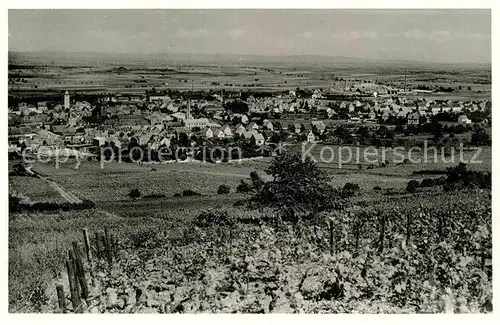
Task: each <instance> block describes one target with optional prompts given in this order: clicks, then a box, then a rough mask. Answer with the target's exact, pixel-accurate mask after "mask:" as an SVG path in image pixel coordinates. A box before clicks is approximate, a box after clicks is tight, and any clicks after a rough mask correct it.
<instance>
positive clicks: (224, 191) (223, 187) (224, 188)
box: [217, 184, 231, 194]
mask: <svg viewBox="0 0 500 325" xmlns="http://www.w3.org/2000/svg"><path fill="white" fill-rule="evenodd" d="M230 191H231V188H230V187H229V186H228V185H226V184H222V185H221V186H219V188H218V189H217V194H229V192H230Z"/></svg>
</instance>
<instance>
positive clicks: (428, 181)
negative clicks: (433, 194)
mask: <svg viewBox="0 0 500 325" xmlns="http://www.w3.org/2000/svg"><path fill="white" fill-rule="evenodd" d="M434 185H435V182H434V179H433V178H424V179H423V180H422V182H421V183H420V187H432V186H434Z"/></svg>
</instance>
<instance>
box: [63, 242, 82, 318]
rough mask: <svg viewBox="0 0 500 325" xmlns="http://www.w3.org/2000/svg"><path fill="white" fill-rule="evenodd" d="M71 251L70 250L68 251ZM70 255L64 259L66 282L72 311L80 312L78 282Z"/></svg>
mask: <svg viewBox="0 0 500 325" xmlns="http://www.w3.org/2000/svg"><path fill="white" fill-rule="evenodd" d="M70 252H71V251H70ZM71 255H72V254H70V257H69V258H68V259H67V260H66V269H67V270H68V282H69V290H70V294H71V304H72V305H73V311H74V312H77V313H78V312H80V310H81V307H80V297H79V295H78V284H77V283H76V281H75V269H74V265H73V260H72V259H71Z"/></svg>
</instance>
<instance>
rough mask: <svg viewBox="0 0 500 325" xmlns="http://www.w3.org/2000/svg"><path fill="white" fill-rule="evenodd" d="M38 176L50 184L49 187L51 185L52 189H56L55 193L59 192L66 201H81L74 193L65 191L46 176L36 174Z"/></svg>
mask: <svg viewBox="0 0 500 325" xmlns="http://www.w3.org/2000/svg"><path fill="white" fill-rule="evenodd" d="M38 178H40V179H43V180H44V181H46V182H47V183H48V184H49V185H50V187H52V188H53V189H54V190H56V191H57V193H59V194H60V195H61V196H62V197H63V198H64V199H65V200H66V201H67V202H69V203H82V200H80V199H79V198H78V197H77V196H76V195H74V194H73V193H71V192H68V191H66V190H65V189H64V188H62V187H61V186H60V185H59V184H57V183H56V182H54V181H51V180H49V179H47V178H46V177H43V176H41V175H38Z"/></svg>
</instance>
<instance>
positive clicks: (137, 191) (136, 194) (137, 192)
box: [128, 188, 141, 199]
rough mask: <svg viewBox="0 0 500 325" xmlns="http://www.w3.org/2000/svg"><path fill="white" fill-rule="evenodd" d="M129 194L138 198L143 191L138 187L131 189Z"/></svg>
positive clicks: (132, 197)
mask: <svg viewBox="0 0 500 325" xmlns="http://www.w3.org/2000/svg"><path fill="white" fill-rule="evenodd" d="M128 196H129V197H130V198H131V199H137V198H140V197H141V191H139V190H138V189H136V188H134V189H133V190H131V191H130V192H129V193H128Z"/></svg>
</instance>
